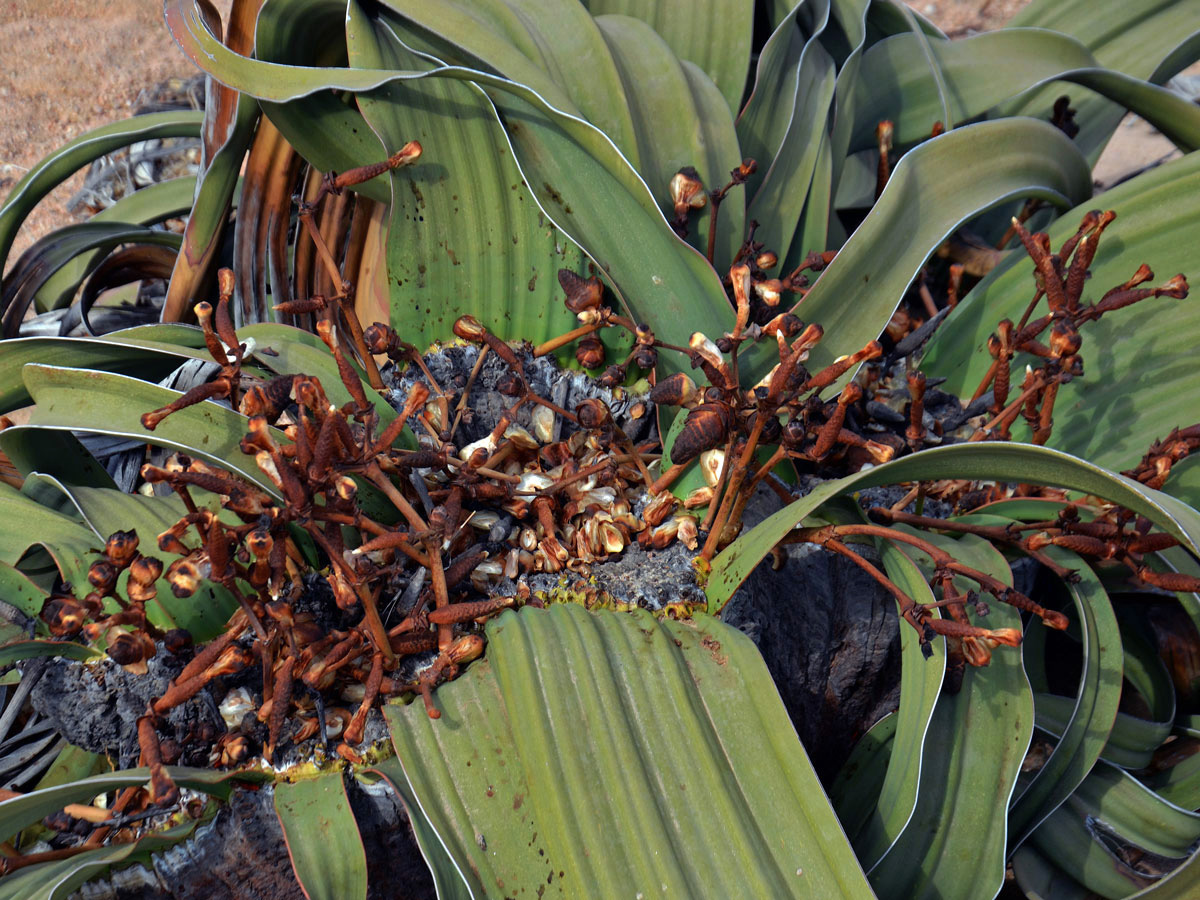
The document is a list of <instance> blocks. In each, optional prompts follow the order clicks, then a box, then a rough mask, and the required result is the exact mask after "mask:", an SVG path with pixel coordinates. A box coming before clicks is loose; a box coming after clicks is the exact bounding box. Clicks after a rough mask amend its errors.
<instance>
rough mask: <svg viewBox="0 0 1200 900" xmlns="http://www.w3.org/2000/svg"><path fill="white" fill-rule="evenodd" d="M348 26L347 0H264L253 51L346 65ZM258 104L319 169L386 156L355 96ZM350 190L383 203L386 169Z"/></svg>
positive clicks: (175, 10)
mask: <svg viewBox="0 0 1200 900" xmlns="http://www.w3.org/2000/svg"><path fill="white" fill-rule="evenodd" d="M183 5H184V4H183V3H176V4H173V5H170V6H167V8H166V16H167V26H168V27H169V28H170V29H171V31H172V33H174V34H178V32H177V31H176V26H177V24H178V22H179V16H180V15H182V10H183ZM345 30H346V4H345V3H338V2H330V0H265V2H264V3H263V5H262V8H261V9H260V10H259V12H258V27H257V29H256V38H255V54H256V56H257V57H258V58H259V59H268V60H272V61H274V62H278V63H291V64H294V65H303V66H310V65H338V66H340V65H345V63H346V45H345V41H344V39H342V40H337V39H335V38H336V36H343V37H344V35H345ZM176 40H179V38H178V37H176ZM222 46H223V45H222ZM260 105H261V106H262V108H263V112H265V113H266V115H267V117H268V118H269V119H270V120H271V122H272V124H274V125H275V126H276V127H277V128H278V129H279V131H280V132H281V133H282V134H283V136H284V137H285V138H286V139H287V142H288V143H289V144H291V145H292V146H293V147H295V148H296V150H297V151H298V152H299V153H300V154H301V155H302V156H303V157H304V158H305V159H306V160H307V161H308V162H309V163H310V164H312V166H313V167H314V168H316V169H318V170H319V171H322V172H344V171H345V170H346V169H350V168H353V167H354V166H361V165H364V164H365V163H371V162H378V161H379V160H381V159H383V158H384V155H385V154H384V148H383V144H381V143H380V141H379V139H378V138H377V137H376V136H375V134H374V132H372V131H371V129H370V128H369V127H368V126H367V124H366V123H365V122H364V121H363V117H362V114H361V113H360V112H359V111H358V107H357V106H356V105H355V103H354V98H353V97H347V96H335V95H334V94H333V93H331V92H328V91H324V92H318V93H312V94H308V95H306V96H304V97H303V98H297V99H293V100H292V102H289V103H266V102H263V103H260ZM351 190H353V191H356V192H358V193H360V194H363V195H365V196H367V197H370V198H371V199H372V200H376V201H378V202H380V203H387V202H388V201H389V199H390V197H391V192H390V191H389V189H388V179H387V178H386V177H385V176H382V175H381V176H377V177H375V178H372V179H371V180H370V181H367V182H364V183H363V184H358V185H355V186H354V187H352V188H351ZM276 302H278V301H276Z"/></svg>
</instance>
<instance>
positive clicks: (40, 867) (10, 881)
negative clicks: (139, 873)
mask: <svg viewBox="0 0 1200 900" xmlns="http://www.w3.org/2000/svg"><path fill="white" fill-rule="evenodd" d="M200 824H201V823H200V822H199V821H191V822H185V823H183V824H182V825H176V826H175V827H173V828H169V829H167V830H166V831H163V832H158V833H153V834H148V835H146V836H145V837H142V838H138V839H137V840H134V841H130V842H129V843H125V844H114V845H112V846H111V847H98V848H97V849H95V850H85V851H84V852H82V853H79V854H76V855H75V856H70V857H67V858H66V859H60V860H54V861H52V862H45V863H39V864H37V865H32V866H28V867H27V868H24V869H20V870H18V871H16V872H14V873H13V874H11V875H8V876H6V877H5V878H3V879H0V900H68V898H69V897H72V896H78V894H76V890H77V889H78V888H80V887H82V886H83V885H84V884H85V883H86V882H88V881H90V880H91V879H93V878H96V877H97V876H99V875H103V874H104V873H105V872H106V871H107V870H108V869H109V868H110V867H112V866H115V865H118V864H121V863H129V862H137V861H141V862H142V863H149V862H150V855H151V854H152V853H153V852H155V851H157V850H164V849H166V848H167V847H171V846H174V845H175V844H177V843H179V842H180V841H182V840H184V839H186V838H187V837H189V836H190V835H191V834H192V832H193V831H195V830H196V828H197V826H199V825H200Z"/></svg>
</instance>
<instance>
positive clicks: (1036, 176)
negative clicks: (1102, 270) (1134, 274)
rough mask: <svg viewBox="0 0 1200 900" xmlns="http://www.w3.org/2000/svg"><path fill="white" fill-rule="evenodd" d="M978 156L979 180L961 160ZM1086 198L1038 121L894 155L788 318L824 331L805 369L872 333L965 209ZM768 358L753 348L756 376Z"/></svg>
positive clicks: (1074, 162) (1086, 186) (1074, 167)
mask: <svg viewBox="0 0 1200 900" xmlns="http://www.w3.org/2000/svg"><path fill="white" fill-rule="evenodd" d="M983 157H986V158H987V159H988V160H989V172H988V177H987V178H980V177H979V175H978V172H976V171H974V170H973V169H972V167H971V166H970V165H967V164H965V163H964V161H965V160H970V159H976V158H983ZM1090 194H1091V175H1090V173H1089V172H1088V169H1087V165H1086V164H1085V163H1084V161H1083V158H1082V157H1080V155H1079V153H1078V152H1077V151H1076V150H1075V149H1074V148H1073V147H1071V145H1070V142H1069V141H1068V140H1067V139H1066V137H1065V136H1064V135H1063V134H1062V132H1061V131H1059V130H1058V129H1057V128H1054V127H1053V126H1052V125H1048V124H1046V123H1044V122H1035V121H1033V120H1031V119H1008V120H1004V121H999V122H984V123H981V124H979V125H971V126H968V127H965V128H959V129H956V130H955V131H951V132H949V133H948V134H944V135H942V136H941V137H939V138H935V139H934V140H931V141H927V142H926V143H924V144H922V145H921V146H920V147H918V148H916V149H915V150H913V151H912V152H911V153H908V154H907V155H906V156H905V157H904V158H903V159H901V161H900V163H899V164H898V165H897V166H896V169H895V171H894V172H893V173H892V177H891V179H890V180H889V181H888V184H887V187H886V188H885V189H884V192H883V194H882V195H881V196H880V198H879V201H878V202H877V203H876V204H875V206H874V208H873V209H872V210H871V215H869V216H867V218H866V219H865V220H864V221H863V223H862V224H861V225H860V226H859V227H858V230H857V231H855V232H854V234H852V235H851V236H850V238H849V240H847V241H846V244H845V246H843V247H842V249H841V250H840V251H839V252H838V255H837V257H836V258H835V259H834V261H833V262H832V263H830V265H829V267H828V268H827V269H826V270H825V271H824V272H823V273H822V274H821V277H820V278H819V279H818V280H817V282H816V284H815V285H813V287H812V290H811V291H809V293H808V295H807V296H806V297H805V298H804V301H803V302H802V303H801V304H800V307H799V309H798V310H797V314H798V315H800V316H801V318H803V319H804V320H805V321H807V322H818V323H820V325H821V326H822V327H823V328H824V329H825V338H824V340H822V341H821V343H820V344H818V345H817V346H816V347H815V348H814V349H813V351H812V353H811V354H810V360H809V362H808V363H807V365H808V367H809V369H810V370H812V371H816V370H817V369H818V368H820V367H822V366H825V365H828V364H829V363H831V362H833V360H834V359H836V358H837V357H838V356H842V355H844V354H847V353H853V352H854V351H855V350H858V349H859V348H860V347H862V346H863V345H864V344H866V343H867V342H868V341H871V340H874V339H875V338H877V337H878V336H879V334H880V333H881V332H882V331H883V328H884V326H885V325H886V324H887V322H888V320H889V319H890V318H891V315H892V313H893V312H894V311H895V309H896V306H897V305H898V304H899V302H900V299H901V298H902V297H903V296H904V292H905V290H906V289H907V288H908V285H909V283H910V282H911V281H912V279H913V278H914V277H916V274H917V271H918V270H919V269H920V268H921V266H922V265H923V264H924V262H925V260H926V258H928V256H929V254H931V253H932V252H933V250H934V249H935V248H936V247H937V246H938V245H939V244H941V242H942V241H943V240H944V239H945V237H946V236H947V235H948V234H950V232H952V231H953V230H954V228H955V227H957V226H958V225H959V224H960V223H961V222H963V221H965V220H966V219H968V218H970V217H971V216H972V215H975V214H976V213H978V212H981V211H983V210H985V209H988V208H990V207H992V206H995V205H997V204H999V203H1001V202H1003V201H1004V200H1006V199H1011V198H1013V197H1019V196H1034V197H1040V198H1042V199H1044V200H1048V201H1050V202H1051V203H1054V204H1056V205H1063V206H1065V205H1067V204H1070V203H1072V202H1078V201H1080V200H1082V199H1084V198H1086V197H1088V196H1089V195H1090ZM768 359H769V357H768V356H767V354H765V353H761V354H760V355H759V360H760V361H759V362H758V364H757V368H756V371H757V369H763V373H765V370H766V369H767V368H769V366H770V363H769V361H768ZM760 374H762V373H760ZM847 377H848V376H847Z"/></svg>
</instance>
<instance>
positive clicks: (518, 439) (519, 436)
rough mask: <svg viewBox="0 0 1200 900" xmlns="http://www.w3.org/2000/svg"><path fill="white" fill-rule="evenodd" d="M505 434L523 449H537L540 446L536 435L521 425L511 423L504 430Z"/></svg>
mask: <svg viewBox="0 0 1200 900" xmlns="http://www.w3.org/2000/svg"><path fill="white" fill-rule="evenodd" d="M538 408H539V409H545V407H538ZM504 436H505V437H506V438H507V439H509V440H510V441H512V442H513V443H514V444H516V445H517V446H518V447H519V448H520V449H522V450H536V449H537V448H538V442H537V440H536V439H535V438H534V436H533V435H532V434H530V433H529V432H528V431H526V430H525V429H524V428H522V427H521V426H520V425H509V426H508V428H506V429H505V430H504Z"/></svg>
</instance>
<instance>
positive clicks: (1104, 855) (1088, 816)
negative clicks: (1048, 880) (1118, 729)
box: [1031, 762, 1200, 897]
mask: <svg viewBox="0 0 1200 900" xmlns="http://www.w3.org/2000/svg"><path fill="white" fill-rule="evenodd" d="M1101 835H1104V836H1105V838H1107V841H1108V842H1109V844H1110V845H1112V846H1119V845H1120V843H1122V842H1124V843H1128V844H1132V845H1133V847H1134V848H1141V849H1142V850H1145V851H1148V852H1150V853H1154V854H1157V855H1159V856H1163V857H1166V858H1167V859H1181V860H1182V859H1183V858H1184V857H1187V856H1189V855H1192V853H1191V851H1192V848H1193V845H1194V843H1195V841H1196V840H1197V839H1198V838H1200V814H1197V813H1193V812H1189V811H1188V810H1184V809H1180V808H1178V807H1176V806H1172V805H1171V804H1169V803H1167V802H1166V801H1164V800H1163V799H1162V798H1161V797H1158V796H1157V795H1156V794H1154V793H1153V792H1152V791H1150V790H1148V789H1147V788H1145V787H1143V786H1142V785H1141V784H1139V783H1138V782H1137V781H1136V780H1135V779H1134V778H1133V776H1131V775H1129V774H1127V773H1125V772H1123V771H1121V770H1120V769H1118V768H1116V767H1114V766H1110V765H1108V764H1107V763H1103V762H1101V763H1098V764H1097V765H1096V767H1095V768H1094V769H1093V770H1092V772H1091V774H1090V775H1088V777H1087V778H1086V779H1084V781H1083V783H1082V784H1081V785H1080V786H1079V789H1078V790H1077V791H1076V792H1075V793H1074V794H1073V795H1072V796H1071V798H1070V799H1068V800H1067V802H1066V803H1064V804H1063V805H1062V806H1061V807H1059V809H1058V810H1057V811H1056V812H1055V813H1054V814H1053V815H1051V816H1050V818H1048V819H1047V820H1046V821H1045V822H1044V823H1043V824H1042V825H1041V827H1039V828H1038V829H1037V830H1036V831H1034V832H1033V834H1032V836H1031V841H1032V842H1033V843H1034V845H1035V846H1036V848H1037V849H1038V850H1039V851H1041V853H1042V854H1043V855H1044V856H1046V857H1047V858H1048V859H1052V860H1054V861H1055V863H1056V864H1057V865H1058V866H1060V867H1061V868H1062V869H1063V870H1064V871H1066V872H1068V873H1070V874H1071V875H1072V876H1073V877H1075V878H1076V879H1077V880H1079V881H1080V882H1081V883H1082V884H1083V885H1084V886H1085V887H1087V888H1088V889H1090V890H1092V891H1095V892H1096V893H1099V894H1101V895H1102V896H1105V897H1125V896H1128V895H1129V894H1130V893H1131V892H1133V891H1134V890H1136V889H1138V888H1142V887H1146V886H1148V885H1149V884H1150V883H1151V881H1152V879H1150V878H1148V877H1145V876H1142V875H1139V874H1138V873H1137V871H1136V870H1135V869H1133V868H1131V867H1130V866H1129V864H1128V863H1127V862H1126V861H1124V860H1121V859H1120V858H1119V857H1117V856H1116V855H1115V854H1114V853H1112V852H1111V851H1110V850H1109V849H1108V846H1107V845H1106V842H1105V840H1103V839H1102V838H1101V837H1100V836H1101ZM1114 838H1115V840H1114ZM1135 858H1136V857H1135Z"/></svg>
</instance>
